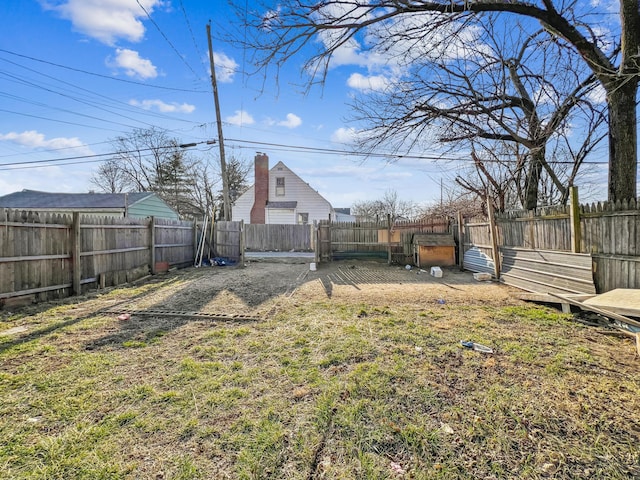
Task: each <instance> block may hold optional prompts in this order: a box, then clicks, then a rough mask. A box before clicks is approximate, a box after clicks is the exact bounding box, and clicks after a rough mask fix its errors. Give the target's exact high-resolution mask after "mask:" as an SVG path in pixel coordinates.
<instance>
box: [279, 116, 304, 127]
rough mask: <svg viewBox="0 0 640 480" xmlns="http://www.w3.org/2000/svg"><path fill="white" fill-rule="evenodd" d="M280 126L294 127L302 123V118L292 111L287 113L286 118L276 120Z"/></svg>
mask: <svg viewBox="0 0 640 480" xmlns="http://www.w3.org/2000/svg"><path fill="white" fill-rule="evenodd" d="M278 125H279V126H281V127H287V128H296V127H299V126H300V125H302V119H301V118H300V117H299V116H297V115H296V114H294V113H287V119H286V120H283V121H281V122H278Z"/></svg>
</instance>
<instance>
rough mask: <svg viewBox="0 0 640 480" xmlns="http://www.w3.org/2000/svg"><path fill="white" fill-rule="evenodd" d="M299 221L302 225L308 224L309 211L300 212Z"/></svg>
mask: <svg viewBox="0 0 640 480" xmlns="http://www.w3.org/2000/svg"><path fill="white" fill-rule="evenodd" d="M298 223H299V224H300V225H306V224H307V223H309V214H308V213H299V214H298Z"/></svg>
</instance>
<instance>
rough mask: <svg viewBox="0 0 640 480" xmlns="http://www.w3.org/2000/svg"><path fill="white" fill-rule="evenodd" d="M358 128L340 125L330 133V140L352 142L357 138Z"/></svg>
mask: <svg viewBox="0 0 640 480" xmlns="http://www.w3.org/2000/svg"><path fill="white" fill-rule="evenodd" d="M358 134H359V132H358V130H356V129H355V128H353V127H349V128H345V127H341V128H339V129H337V130H336V131H335V132H333V133H332V134H331V141H332V142H335V143H346V144H349V143H354V142H355V141H356V140H357V139H358Z"/></svg>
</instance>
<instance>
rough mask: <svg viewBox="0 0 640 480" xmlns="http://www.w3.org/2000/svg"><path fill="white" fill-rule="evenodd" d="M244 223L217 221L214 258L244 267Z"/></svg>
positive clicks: (215, 225) (214, 234)
mask: <svg viewBox="0 0 640 480" xmlns="http://www.w3.org/2000/svg"><path fill="white" fill-rule="evenodd" d="M245 227H246V225H245V224H244V222H243V221H239V222H232V221H222V220H221V221H217V222H215V224H214V233H213V245H214V256H215V257H221V258H224V259H229V260H231V261H233V262H236V263H239V264H240V265H244V250H245V247H244V236H245Z"/></svg>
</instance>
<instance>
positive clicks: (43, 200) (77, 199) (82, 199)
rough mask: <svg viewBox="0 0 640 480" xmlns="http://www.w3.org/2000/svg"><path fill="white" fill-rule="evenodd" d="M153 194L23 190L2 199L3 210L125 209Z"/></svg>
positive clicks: (0, 198)
mask: <svg viewBox="0 0 640 480" xmlns="http://www.w3.org/2000/svg"><path fill="white" fill-rule="evenodd" d="M151 195H155V194H154V193H152V192H135V193H54V192H39V191H37V190H22V191H21V192H14V193H10V194H9V195H5V196H3V197H0V207H2V208H34V209H35V208H46V209H51V208H81V209H88V208H124V207H125V205H126V206H128V207H129V206H131V205H133V204H134V203H137V202H139V201H140V200H143V199H144V198H147V197H149V196H151Z"/></svg>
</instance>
